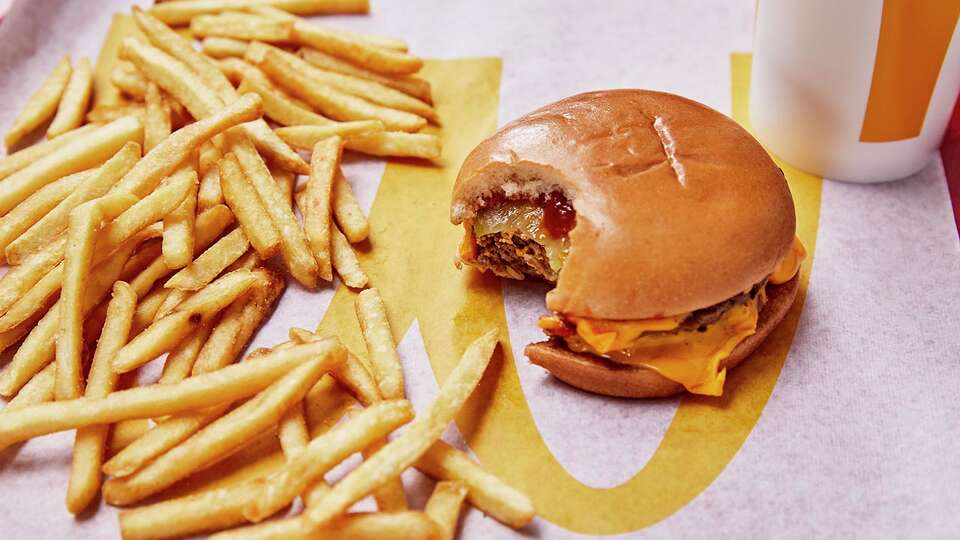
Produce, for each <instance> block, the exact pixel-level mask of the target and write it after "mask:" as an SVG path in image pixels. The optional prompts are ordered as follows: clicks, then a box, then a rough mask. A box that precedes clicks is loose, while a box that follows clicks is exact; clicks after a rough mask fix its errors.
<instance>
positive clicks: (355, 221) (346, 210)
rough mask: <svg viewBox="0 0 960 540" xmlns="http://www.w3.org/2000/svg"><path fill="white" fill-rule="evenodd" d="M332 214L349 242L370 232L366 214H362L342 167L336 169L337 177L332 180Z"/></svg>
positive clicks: (359, 238) (352, 242)
mask: <svg viewBox="0 0 960 540" xmlns="http://www.w3.org/2000/svg"><path fill="white" fill-rule="evenodd" d="M333 215H334V217H335V218H336V220H337V225H338V226H339V227H340V231H341V232H342V233H343V235H344V236H346V237H347V240H349V241H350V243H351V244H356V243H358V242H363V241H364V240H366V239H367V235H368V234H369V233H370V225H369V223H368V222H367V216H365V215H363V209H362V208H360V203H359V202H358V201H357V198H356V197H355V196H354V194H353V189H352V188H351V187H350V183H349V182H347V178H346V177H345V176H344V175H343V170H342V169H337V177H336V178H335V179H334V181H333Z"/></svg>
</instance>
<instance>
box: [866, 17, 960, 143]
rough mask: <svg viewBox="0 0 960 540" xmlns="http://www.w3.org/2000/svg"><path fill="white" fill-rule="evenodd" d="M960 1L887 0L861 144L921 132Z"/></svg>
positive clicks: (893, 139) (899, 137)
mask: <svg viewBox="0 0 960 540" xmlns="http://www.w3.org/2000/svg"><path fill="white" fill-rule="evenodd" d="M958 17H960V0H884V2H883V14H882V16H881V19H880V38H879V40H878V41H877V56H876V60H875V61H874V65H873V81H872V82H871V83H870V97H869V98H868V99H867V110H866V112H865V113H864V116H863V127H862V128H861V129H860V141H861V142H889V141H899V140H902V139H910V138H913V137H916V136H918V135H920V132H921V130H922V129H923V120H924V118H925V117H926V115H927V107H928V106H929V104H930V99H931V98H932V97H933V90H934V87H935V86H936V84H937V78H938V77H939V75H940V66H941V65H942V64H943V59H944V57H945V56H946V54H947V48H948V47H949V46H950V40H951V38H952V37H953V33H954V29H955V28H956V25H957V18H958Z"/></svg>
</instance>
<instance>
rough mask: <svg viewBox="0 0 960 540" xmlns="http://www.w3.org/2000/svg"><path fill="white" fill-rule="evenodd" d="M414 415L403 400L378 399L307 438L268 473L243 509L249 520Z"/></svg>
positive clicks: (288, 498)
mask: <svg viewBox="0 0 960 540" xmlns="http://www.w3.org/2000/svg"><path fill="white" fill-rule="evenodd" d="M411 418H413V408H412V407H411V406H410V402H408V401H406V400H396V401H381V402H378V403H374V404H372V405H370V406H369V407H367V408H365V409H363V410H361V411H360V412H359V413H357V415H356V416H354V417H353V418H351V419H350V420H349V421H348V422H347V423H345V424H340V425H338V426H337V427H335V428H333V429H332V430H330V431H329V432H327V433H325V434H323V435H321V436H319V437H317V438H316V439H314V440H312V441H310V444H309V445H308V446H307V447H306V448H305V449H304V450H303V451H301V452H298V453H297V454H295V455H294V456H293V457H292V458H290V459H289V460H287V462H286V464H284V466H283V468H282V469H281V470H280V471H278V472H277V473H275V474H273V475H271V476H270V477H268V478H267V479H266V481H265V482H264V483H263V484H262V487H260V489H259V490H258V495H257V497H255V498H254V499H253V501H252V502H251V503H250V504H248V505H247V506H246V508H244V510H243V515H244V516H246V517H247V519H249V520H251V521H254V522H256V521H261V520H263V519H266V518H267V517H269V516H271V515H273V514H274V513H276V512H277V511H279V510H280V509H281V508H283V507H285V506H286V505H287V504H289V503H290V502H291V501H293V499H295V498H296V497H297V495H298V494H300V493H302V492H303V491H304V490H305V489H307V488H308V487H309V486H310V485H311V484H313V483H314V482H315V481H317V480H318V479H322V476H323V474H324V473H326V472H327V471H329V470H330V469H332V468H333V467H334V466H335V465H336V464H338V463H340V462H341V461H343V460H344V459H346V458H347V457H348V456H349V455H350V454H353V453H354V452H357V451H359V450H360V449H362V448H364V447H366V446H367V445H369V444H370V443H372V442H373V441H376V440H377V439H379V438H382V437H384V436H386V435H387V434H388V433H390V432H391V431H393V430H394V429H396V428H397V427H399V426H401V425H403V424H405V423H407V422H409V421H410V419H411Z"/></svg>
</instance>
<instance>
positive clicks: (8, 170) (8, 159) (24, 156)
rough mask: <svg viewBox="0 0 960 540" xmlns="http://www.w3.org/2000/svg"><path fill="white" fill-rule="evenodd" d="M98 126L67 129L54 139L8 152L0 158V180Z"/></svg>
mask: <svg viewBox="0 0 960 540" xmlns="http://www.w3.org/2000/svg"><path fill="white" fill-rule="evenodd" d="M98 127H100V126H96V125H86V126H83V127H79V128H77V129H74V130H71V131H68V132H66V133H64V134H63V135H60V136H59V137H57V138H56V139H53V140H47V141H43V142H38V143H36V144H34V145H32V146H28V147H26V148H24V149H22V150H19V151H17V152H14V153H12V154H8V155H6V156H3V157H2V158H0V180H2V179H4V178H6V177H8V176H10V175H11V174H13V173H15V172H17V171H19V170H20V169H22V168H24V167H26V166H27V165H30V164H31V163H33V162H34V161H37V160H38V159H40V158H42V157H44V156H47V155H50V153H52V152H54V151H55V150H59V149H60V148H63V147H64V146H66V145H67V144H69V143H70V142H72V141H74V140H76V139H78V138H80V137H82V136H84V135H85V134H87V133H90V132H91V131H93V130H95V129H97V128H98Z"/></svg>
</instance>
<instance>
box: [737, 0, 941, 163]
mask: <svg viewBox="0 0 960 540" xmlns="http://www.w3.org/2000/svg"><path fill="white" fill-rule="evenodd" d="M958 15H960V0H759V1H758V4H757V14H756V28H755V31H754V46H753V48H754V52H753V68H752V76H751V96H750V121H751V124H752V126H753V130H754V133H755V134H756V136H757V138H758V139H759V140H760V142H762V143H763V144H764V145H765V146H766V147H767V148H768V149H769V150H770V151H771V152H773V153H774V154H776V155H777V156H779V157H780V158H782V159H783V160H785V161H787V162H788V163H790V164H791V165H794V166H796V167H798V168H800V169H803V170H805V171H807V172H811V173H814V174H816V175H819V176H823V177H825V178H832V179H836V180H846V181H851V182H884V181H887V180H894V179H897V178H902V177H905V176H909V175H910V174H912V173H914V172H916V171H918V170H920V169H921V168H923V167H924V165H925V164H926V163H927V162H928V161H929V160H930V159H931V158H932V157H933V156H934V155H935V153H936V152H937V149H938V148H939V146H940V141H941V140H942V139H943V135H944V132H945V130H946V127H947V122H948V121H949V119H950V115H951V112H952V110H953V107H954V104H955V103H956V101H957V95H958V93H960V36H958V34H960V31H958V28H960V27H958V25H957V18H958Z"/></svg>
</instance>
